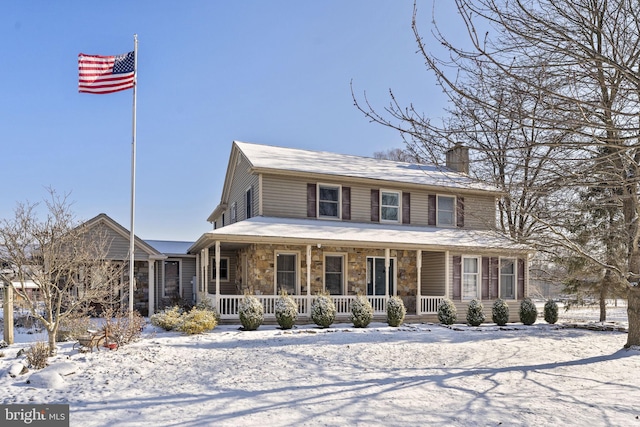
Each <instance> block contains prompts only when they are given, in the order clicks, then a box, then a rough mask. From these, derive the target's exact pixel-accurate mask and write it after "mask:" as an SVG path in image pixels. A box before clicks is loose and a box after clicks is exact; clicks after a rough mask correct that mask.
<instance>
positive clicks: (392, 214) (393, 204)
mask: <svg viewBox="0 0 640 427" xmlns="http://www.w3.org/2000/svg"><path fill="white" fill-rule="evenodd" d="M380 219H381V220H382V221H389V222H398V221H399V219H400V193H399V192H397V191H381V192H380Z"/></svg>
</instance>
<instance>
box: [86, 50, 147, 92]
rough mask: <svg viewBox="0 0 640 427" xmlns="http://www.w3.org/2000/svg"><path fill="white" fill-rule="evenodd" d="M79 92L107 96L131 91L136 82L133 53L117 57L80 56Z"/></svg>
mask: <svg viewBox="0 0 640 427" xmlns="http://www.w3.org/2000/svg"><path fill="white" fill-rule="evenodd" d="M78 74H79V80H78V91H79V92H84V93H96V94H105V93H112V92H118V91H121V90H126V89H130V88H132V87H133V85H134V80H135V56H134V53H133V52H129V53H124V54H122V55H115V56H102V55H85V54H84V53H81V54H79V55H78Z"/></svg>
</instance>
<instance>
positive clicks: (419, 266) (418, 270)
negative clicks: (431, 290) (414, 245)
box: [416, 249, 422, 316]
mask: <svg viewBox="0 0 640 427" xmlns="http://www.w3.org/2000/svg"><path fill="white" fill-rule="evenodd" d="M416 273H417V275H418V277H417V280H416V285H417V286H418V288H417V289H416V315H418V316H419V315H420V314H422V249H418V250H417V251H416Z"/></svg>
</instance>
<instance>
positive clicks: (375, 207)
mask: <svg viewBox="0 0 640 427" xmlns="http://www.w3.org/2000/svg"><path fill="white" fill-rule="evenodd" d="M371 222H380V190H371Z"/></svg>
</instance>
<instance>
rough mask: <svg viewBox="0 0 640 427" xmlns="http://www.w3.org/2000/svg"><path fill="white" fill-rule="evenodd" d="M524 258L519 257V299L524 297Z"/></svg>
mask: <svg viewBox="0 0 640 427" xmlns="http://www.w3.org/2000/svg"><path fill="white" fill-rule="evenodd" d="M524 266H525V262H524V259H522V258H518V299H524V297H525V294H524Z"/></svg>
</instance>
